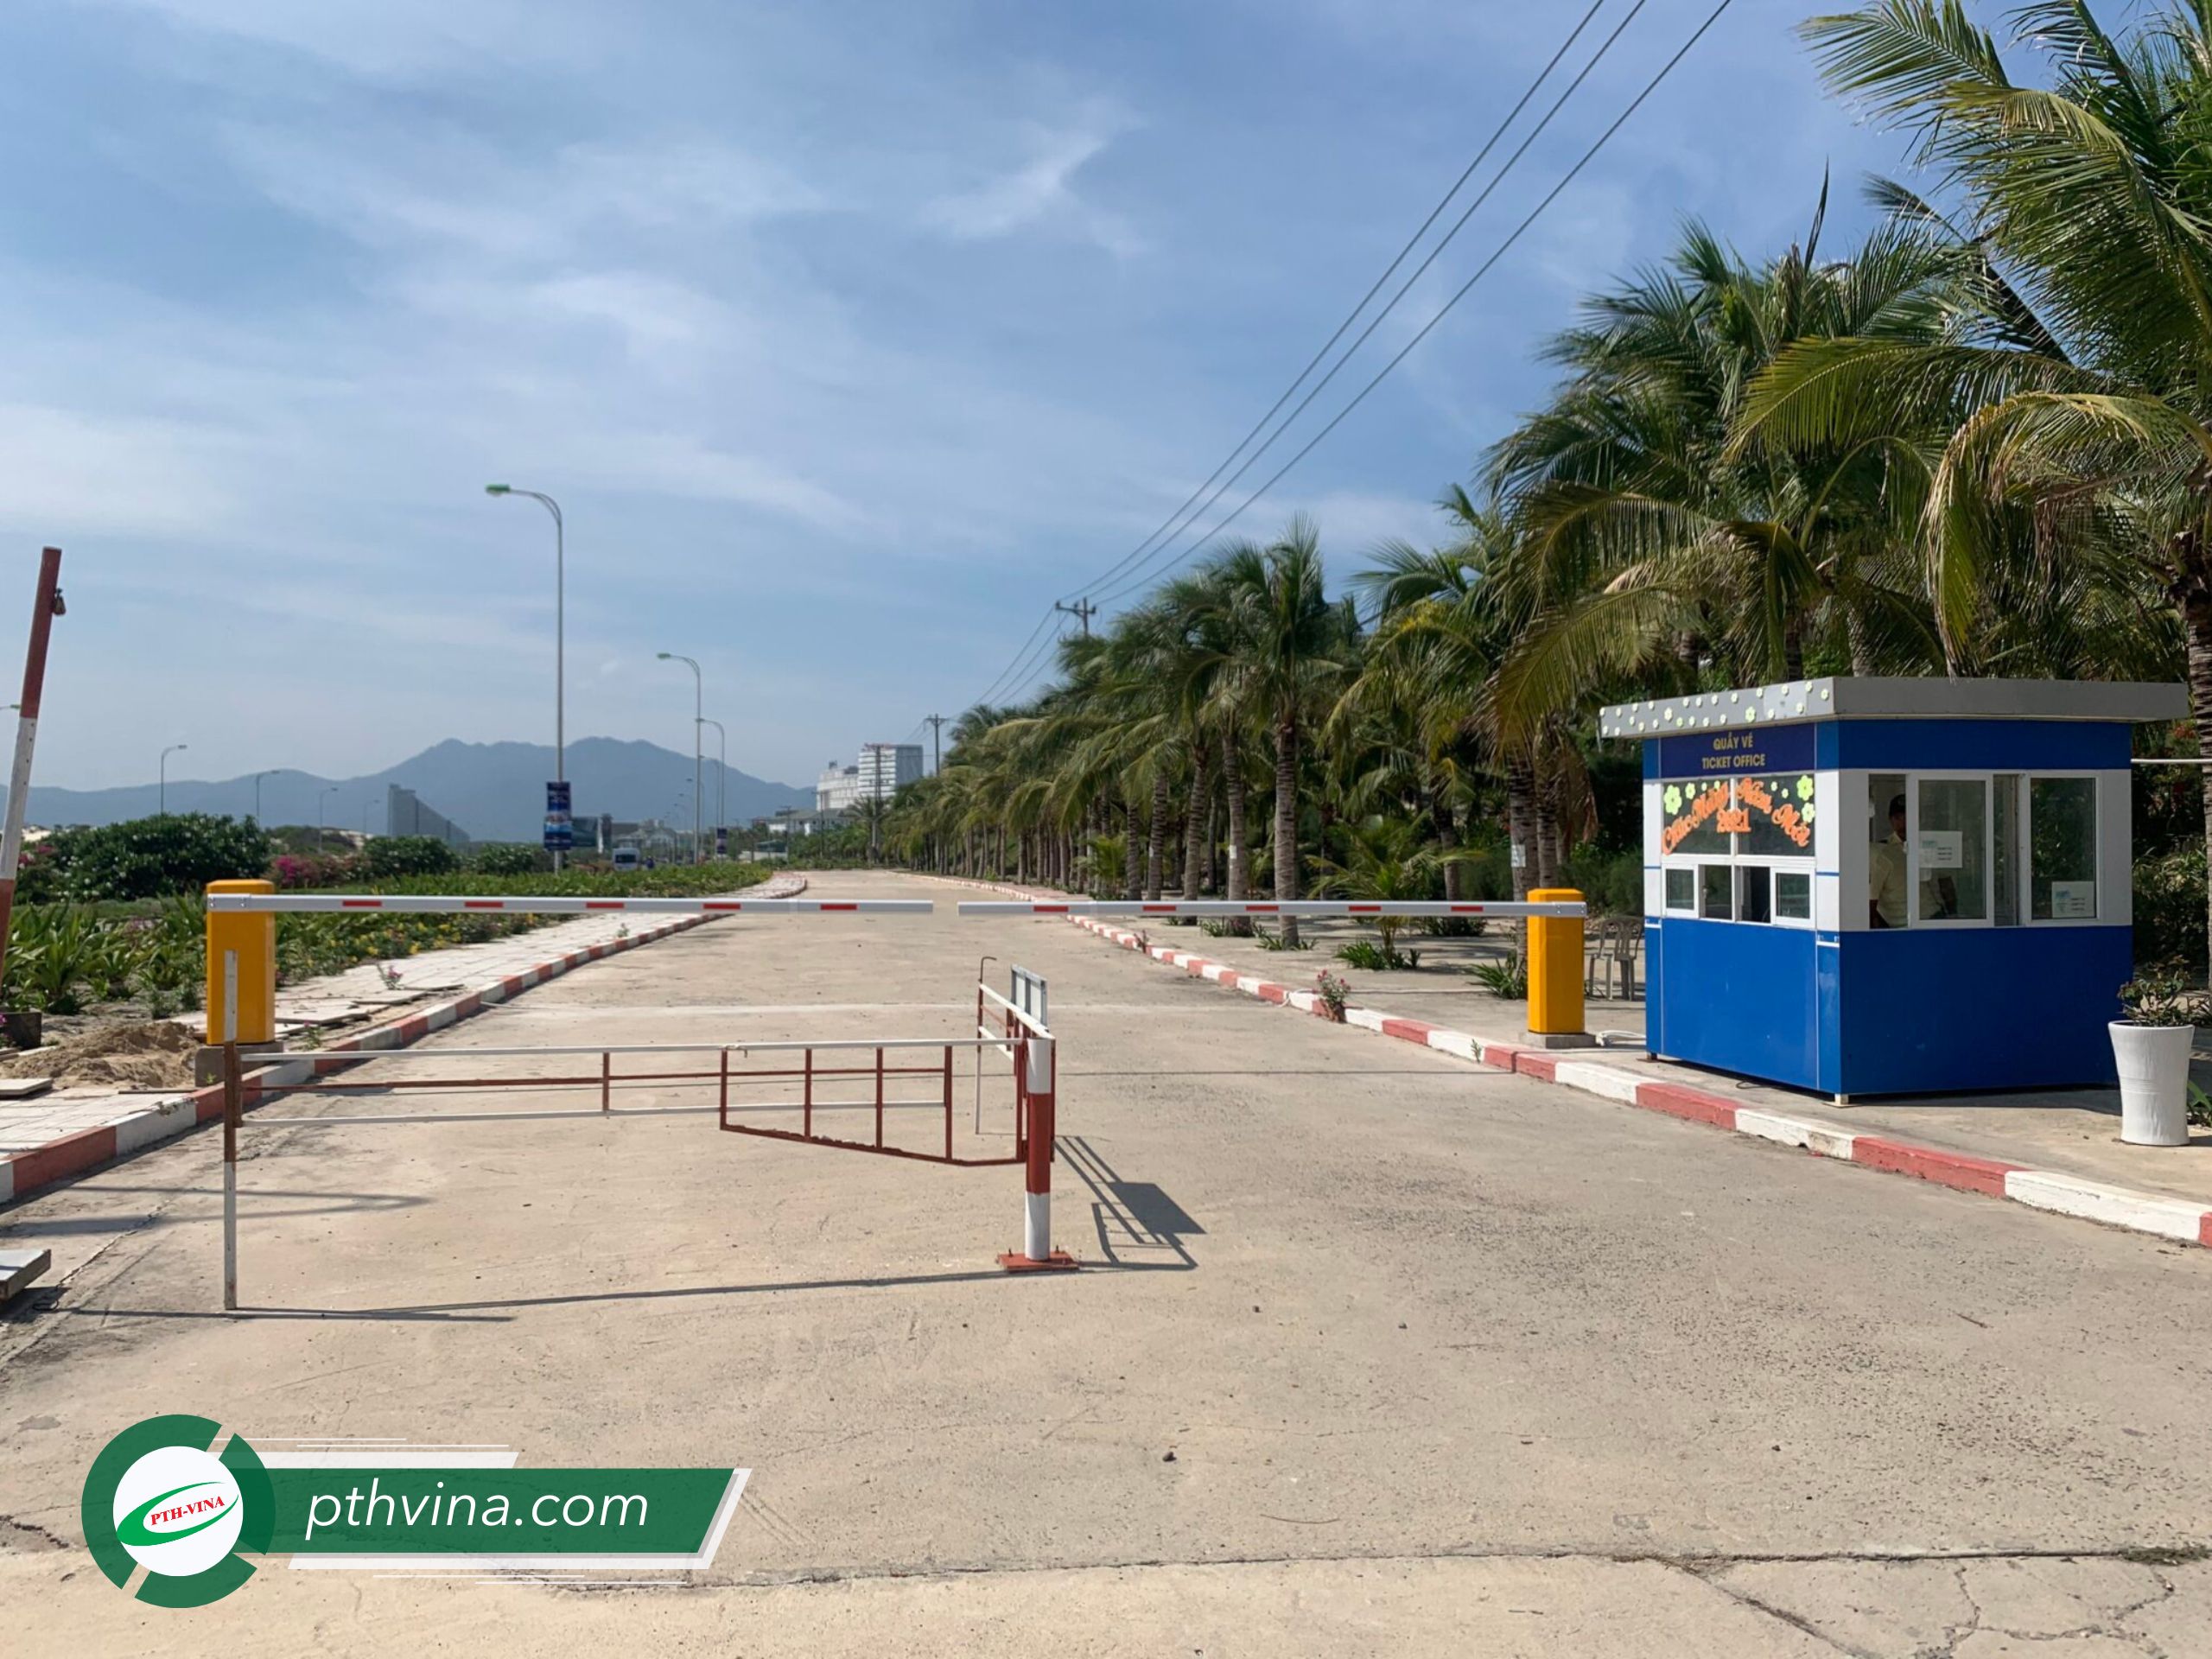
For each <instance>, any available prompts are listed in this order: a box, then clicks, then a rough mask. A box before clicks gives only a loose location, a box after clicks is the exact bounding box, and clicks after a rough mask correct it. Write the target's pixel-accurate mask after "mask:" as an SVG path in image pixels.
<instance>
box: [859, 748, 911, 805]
mask: <svg viewBox="0 0 2212 1659" xmlns="http://www.w3.org/2000/svg"><path fill="white" fill-rule="evenodd" d="M921 780H922V746H921V745H920V744H918V743H863V744H861V765H860V779H859V785H858V788H857V789H856V790H855V794H857V795H858V797H859V798H861V800H864V801H887V800H889V799H890V798H892V797H893V795H896V794H897V793H898V792H899V791H900V790H902V789H904V788H905V787H906V785H909V784H918V783H919V782H921Z"/></svg>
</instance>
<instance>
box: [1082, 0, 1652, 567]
mask: <svg viewBox="0 0 2212 1659" xmlns="http://www.w3.org/2000/svg"><path fill="white" fill-rule="evenodd" d="M1604 6H1605V0H1592V4H1591V7H1590V10H1587V11H1586V12H1584V13H1583V14H1582V20H1581V21H1580V22H1578V23H1576V24H1575V26H1574V27H1573V29H1571V30H1570V31H1568V34H1567V38H1566V39H1565V40H1563V41H1560V44H1559V50H1557V51H1556V52H1554V53H1553V54H1552V55H1551V59H1550V60H1549V61H1548V62H1547V63H1546V64H1545V65H1544V67H1542V68H1541V70H1539V71H1538V72H1537V73H1536V78H1535V79H1534V80H1532V81H1530V82H1529V86H1528V88H1527V90H1526V91H1524V92H1522V94H1521V96H1520V98H1519V99H1518V100H1517V101H1516V103H1515V104H1514V105H1513V107H1512V108H1511V109H1510V110H1508V111H1506V113H1505V118H1504V119H1503V121H1500V122H1499V123H1498V124H1497V127H1496V128H1495V129H1494V130H1492V131H1491V135H1490V137H1488V138H1487V139H1485V140H1484V142H1483V147H1482V148H1481V149H1479V150H1477V151H1476V152H1475V159H1474V160H1472V161H1471V162H1468V163H1467V165H1466V168H1465V170H1464V171H1463V172H1461V174H1460V175H1459V177H1458V178H1456V179H1454V180H1452V188H1450V189H1449V190H1446V192H1445V193H1444V194H1443V195H1441V196H1440V197H1439V198H1438V199H1437V203H1436V206H1435V207H1432V208H1430V209H1429V210H1428V217H1427V219H1423V220H1421V226H1420V228H1419V229H1417V230H1416V231H1414V233H1413V234H1412V235H1411V236H1409V237H1408V238H1406V244H1405V245H1404V246H1403V247H1402V248H1400V249H1399V250H1398V252H1397V256H1396V257H1395V258H1393V259H1392V260H1391V261H1390V263H1389V264H1388V265H1386V266H1384V267H1383V274H1382V275H1381V276H1379V277H1376V279H1375V281H1374V283H1373V285H1372V286H1370V288H1369V289H1368V290H1367V292H1366V293H1364V294H1363V295H1361V296H1359V303H1358V304H1357V305H1355V306H1353V307H1352V308H1351V310H1350V311H1348V312H1346V313H1345V314H1344V321H1342V322H1339V323H1338V325H1337V327H1336V332H1335V333H1334V334H1331V335H1330V336H1329V337H1328V339H1326V340H1324V341H1322V342H1321V349H1320V350H1319V351H1318V352H1316V353H1313V357H1312V359H1310V360H1308V362H1307V363H1306V366H1305V367H1304V368H1302V369H1300V371H1299V372H1298V374H1297V377H1296V378H1294V379H1293V380H1292V381H1291V383H1290V384H1289V385H1287V386H1285V387H1284V388H1283V389H1282V395H1281V397H1277V398H1276V399H1275V400H1274V403H1273V404H1271V405H1269V406H1268V411H1267V413H1266V414H1264V415H1262V416H1260V418H1259V419H1258V420H1257V421H1256V422H1255V423H1253V426H1252V429H1251V430H1250V431H1249V432H1247V433H1246V434H1245V435H1243V438H1241V439H1239V440H1238V441H1237V444H1236V448H1234V449H1231V450H1230V452H1229V453H1228V454H1226V455H1224V456H1223V457H1222V460H1221V463H1220V465H1218V466H1217V467H1215V468H1214V469H1213V471H1211V473H1209V474H1206V476H1205V479H1204V480H1202V481H1201V482H1200V483H1199V485H1198V488H1197V489H1195V490H1192V492H1191V493H1190V494H1189V495H1188V496H1186V497H1185V498H1184V500H1183V505H1181V506H1179V507H1177V508H1176V509H1175V511H1174V512H1171V513H1169V514H1168V515H1167V517H1166V519H1165V520H1163V521H1162V522H1161V524H1160V528H1159V529H1157V530H1155V531H1153V532H1152V534H1151V535H1149V536H1147V537H1145V538H1144V540H1142V541H1141V542H1139V543H1137V544H1136V545H1135V547H1134V548H1132V549H1130V550H1129V551H1128V552H1127V553H1125V554H1123V555H1122V557H1121V558H1120V559H1118V560H1116V562H1115V563H1114V565H1113V567H1112V568H1111V569H1109V570H1107V571H1106V572H1105V574H1104V575H1101V576H1098V577H1097V578H1096V579H1095V580H1094V581H1092V582H1089V583H1087V584H1085V586H1087V587H1089V588H1093V589H1096V588H1103V587H1104V586H1106V584H1107V583H1109V582H1112V581H1114V580H1115V579H1116V577H1117V576H1119V575H1121V573H1122V571H1123V570H1124V569H1127V568H1128V565H1129V563H1130V562H1131V561H1132V560H1135V559H1136V558H1138V557H1140V556H1141V555H1142V554H1143V553H1144V551H1145V550H1146V549H1147V548H1149V547H1151V546H1153V545H1154V543H1157V542H1160V541H1161V540H1163V539H1164V540H1168V541H1173V539H1174V538H1175V537H1177V536H1178V535H1179V534H1181V533H1182V531H1183V529H1184V528H1185V527H1186V526H1185V525H1182V524H1177V522H1176V521H1177V520H1179V519H1180V518H1182V517H1183V515H1184V513H1185V512H1187V511H1189V509H1190V506H1191V504H1192V502H1194V501H1196V500H1197V499H1198V498H1199V497H1200V496H1201V495H1204V494H1205V492H1206V489H1207V487H1208V486H1210V485H1211V484H1212V483H1213V481H1214V480H1216V479H1217V478H1219V477H1220V476H1221V475H1222V474H1223V473H1224V472H1225V471H1227V470H1228V468H1229V467H1230V464H1231V463H1232V462H1234V461H1236V458H1237V457H1238V456H1239V455H1241V454H1243V453H1244V448H1245V446H1246V445H1247V444H1249V443H1250V442H1252V440H1253V439H1255V438H1256V437H1258V436H1259V435H1260V434H1261V432H1262V431H1263V430H1264V429H1266V427H1267V424H1268V422H1269V421H1272V420H1273V419H1274V417H1275V416H1276V414H1277V412H1278V411H1279V410H1281V408H1282V406H1283V405H1284V404H1287V403H1288V402H1289V401H1290V400H1291V397H1293V395H1294V394H1295V393H1296V392H1297V391H1298V389H1299V387H1300V386H1301V385H1304V384H1305V382H1306V376H1307V375H1309V374H1311V373H1313V371H1314V370H1315V369H1317V368H1319V366H1320V365H1321V361H1322V359H1324V358H1325V357H1327V356H1328V354H1329V353H1331V352H1332V351H1333V350H1334V349H1335V348H1336V344H1337V342H1338V340H1342V339H1343V338H1344V331H1345V330H1346V329H1347V328H1350V327H1351V326H1352V324H1353V323H1354V322H1356V321H1358V320H1359V314H1360V313H1361V312H1363V311H1364V310H1366V309H1367V307H1368V303H1369V302H1370V301H1371V300H1373V299H1374V297H1375V296H1376V295H1377V294H1380V293H1381V292H1382V291H1383V283H1387V282H1389V280H1390V278H1391V277H1393V276H1395V274H1396V272H1397V270H1398V267H1399V266H1400V265H1402V264H1405V262H1406V256H1407V255H1408V254H1409V253H1411V252H1412V251H1414V248H1415V247H1417V246H1419V245H1420V243H1421V238H1423V237H1424V236H1427V234H1428V230H1429V226H1432V225H1433V224H1435V223H1436V221H1437V220H1438V219H1440V218H1441V217H1442V216H1443V213H1444V210H1445V209H1446V207H1450V206H1451V205H1452V198H1453V197H1454V196H1456V195H1458V194H1459V192H1460V191H1461V190H1462V189H1464V188H1465V186H1466V182H1467V181H1468V180H1469V179H1471V178H1472V177H1473V176H1474V175H1475V171H1476V169H1477V168H1479V167H1481V166H1482V164H1483V163H1484V162H1485V161H1487V160H1488V159H1489V157H1490V153H1491V150H1493V149H1497V142H1498V140H1499V139H1501V138H1503V137H1505V135H1506V133H1507V131H1508V130H1510V128H1511V127H1512V125H1513V124H1514V122H1516V120H1518V119H1519V118H1520V116H1521V111H1523V110H1524V109H1526V108H1528V107H1529V99H1532V98H1534V97H1535V95H1536V93H1537V92H1538V90H1539V89H1540V88H1541V86H1543V84H1544V82H1545V81H1547V80H1548V79H1551V73H1552V71H1553V70H1554V69H1556V68H1558V67H1559V66H1560V60H1561V59H1563V58H1565V57H1566V56H1567V52H1568V51H1569V49H1570V48H1573V45H1574V43H1575V41H1578V40H1580V38H1581V36H1582V31H1583V30H1584V29H1587V28H1589V26H1590V20H1591V19H1592V18H1593V17H1595V16H1597V15H1598V13H1599V10H1602V9H1603V8H1604ZM1642 7H1643V0H1637V10H1642ZM1629 16H1630V17H1634V16H1636V11H1635V10H1631V11H1630V13H1629ZM1614 32H1615V34H1616V35H1618V33H1619V31H1618V30H1615V31H1614ZM1607 44H1608V45H1610V44H1611V42H1610V41H1608V42H1607ZM1604 55H1605V54H1604V52H1603V51H1602V50H1601V51H1600V52H1599V57H1602V56H1604ZM1595 61H1596V60H1595V59H1592V63H1595ZM1583 73H1584V74H1588V73H1589V70H1587V69H1585V70H1584V71H1583ZM1576 85H1578V86H1579V85H1580V79H1578V80H1577V82H1576ZM1569 90H1570V91H1572V90H1573V88H1569ZM1539 130H1541V128H1540V129H1539ZM1501 176H1502V175H1501ZM1495 184H1496V181H1495V180H1493V181H1492V185H1493V188H1494V187H1495ZM1485 194H1487V192H1485ZM1476 205H1477V206H1480V205H1481V204H1480V202H1479V201H1478V203H1477V204H1476ZM1465 223H1466V218H1465V215H1464V214H1462V215H1461V217H1460V220H1459V224H1460V225H1464V224H1465ZM1458 232H1459V226H1458V225H1455V226H1452V231H1451V232H1448V233H1447V234H1446V236H1445V238H1444V242H1440V243H1439V244H1438V245H1437V247H1436V250H1435V251H1433V252H1432V253H1431V254H1430V255H1429V258H1430V259H1432V260H1433V259H1434V258H1435V257H1436V254H1437V253H1440V252H1441V251H1443V248H1444V243H1448V242H1449V241H1451V239H1452V236H1454V235H1456V234H1458ZM1422 269H1423V270H1426V269H1427V264H1426V263H1424V264H1423V266H1422ZM1415 275H1419V273H1418V272H1416V273H1415ZM1394 303H1395V302H1394ZM1385 315H1388V314H1387V312H1386V313H1385ZM1378 321H1379V319H1378ZM1262 447H1264V446H1262ZM1224 487H1226V486H1224ZM1198 512H1199V513H1203V512H1205V507H1200V508H1199V509H1198ZM1197 516H1198V514H1196V513H1194V514H1192V517H1193V518H1195V517H1197ZM1082 591H1083V588H1077V589H1075V590H1074V591H1073V593H1069V594H1061V595H1060V597H1061V598H1062V599H1064V600H1065V599H1070V598H1072V597H1074V594H1079V593H1081V592H1082Z"/></svg>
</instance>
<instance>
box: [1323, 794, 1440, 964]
mask: <svg viewBox="0 0 2212 1659" xmlns="http://www.w3.org/2000/svg"><path fill="white" fill-rule="evenodd" d="M1342 839H1343V844H1344V859H1343V861H1341V862H1337V861H1323V863H1322V864H1321V866H1320V869H1319V875H1320V880H1319V883H1318V884H1317V886H1316V887H1315V891H1316V892H1319V893H1327V894H1328V895H1329V896H1330V897H1332V898H1340V899H1358V900H1362V901H1364V902H1368V903H1384V904H1388V903H1392V902H1395V901H1397V900H1402V899H1415V900H1418V899H1433V898H1434V897H1435V896H1436V888H1437V883H1438V879H1439V878H1440V876H1441V874H1443V872H1444V871H1445V869H1446V868H1448V865H1449V863H1450V862H1451V861H1452V859H1453V858H1458V857H1464V855H1446V854H1443V853H1440V852H1439V851H1438V850H1437V849H1435V848H1434V847H1432V846H1427V845H1425V844H1424V843H1423V842H1422V840H1421V834H1420V831H1419V830H1418V829H1416V827H1415V826H1414V824H1413V823H1411V822H1409V821H1408V820H1407V819H1404V818H1395V817H1381V816H1377V817H1370V818H1368V819H1366V820H1365V821H1364V822H1363V823H1356V824H1351V825H1348V826H1346V827H1345V829H1344V831H1343V836H1342ZM1404 926H1405V922H1404V920H1403V919H1402V918H1399V917H1395V916H1378V917H1376V918H1375V928H1376V931H1377V932H1378V933H1380V934H1381V935H1382V936H1383V961H1384V963H1385V965H1386V966H1389V967H1393V968H1395V967H1396V966H1398V965H1399V964H1398V934H1399V931H1401V930H1402V928H1403V927H1404Z"/></svg>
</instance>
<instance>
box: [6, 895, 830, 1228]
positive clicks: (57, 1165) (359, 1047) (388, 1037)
mask: <svg viewBox="0 0 2212 1659" xmlns="http://www.w3.org/2000/svg"><path fill="white" fill-rule="evenodd" d="M787 879H788V880H792V881H794V882H796V885H795V886H790V887H785V888H784V889H783V893H784V896H785V897H789V896H790V895H791V894H793V893H799V892H801V891H803V890H804V887H805V886H806V879H805V877H804V876H798V877H791V878H785V877H780V876H779V877H777V878H774V880H772V881H771V882H765V883H763V884H762V885H763V886H764V887H771V886H773V885H775V884H776V883H777V882H780V881H783V880H787ZM764 896H772V895H764ZM720 913H721V912H716V914H717V915H718V914H720ZM714 919H715V915H704V914H702V915H695V916H683V917H679V918H677V919H676V920H674V921H671V922H664V923H663V924H661V925H659V926H658V927H648V928H646V929H645V930H643V931H640V932H638V933H634V934H632V935H631V936H630V937H629V938H624V939H609V940H607V942H605V943H604V944H593V945H587V946H585V947H584V948H583V949H582V950H571V951H569V952H568V953H567V954H566V955H565V956H559V957H554V958H552V959H551V960H550V961H548V962H541V963H538V964H537V966H536V967H534V968H526V969H524V970H523V971H522V972H521V973H518V974H509V975H507V976H505V977H504V978H502V979H501V980H499V982H497V983H496V984H486V985H480V986H479V987H478V988H476V989H474V990H473V991H469V992H467V993H465V994H464V995H461V996H457V997H455V998H454V1000H453V1001H449V1002H441V1003H438V1004H436V1005H435V1006H434V1007H428V1008H425V1009H423V1011H422V1012H421V1013H419V1014H410V1015H408V1016H407V1018H406V1019H404V1020H394V1021H393V1022H392V1023H391V1024H390V1025H388V1026H377V1027H372V1028H371V1029H369V1030H367V1031H365V1032H362V1033H359V1035H358V1036H353V1037H348V1038H346V1039H342V1040H340V1041H338V1042H334V1043H332V1044H331V1045H330V1046H329V1048H328V1050H327V1052H329V1053H330V1054H331V1055H332V1056H333V1057H334V1058H331V1059H329V1060H292V1061H287V1062H286V1063H284V1064H283V1065H265V1066H263V1067H261V1068H260V1069H259V1070H257V1071H249V1072H247V1073H246V1075H245V1090H244V1101H243V1103H244V1105H245V1108H246V1109H248V1110H251V1109H253V1108H254V1107H256V1106H257V1105H259V1104H260V1103H261V1097H262V1096H263V1095H264V1093H267V1092H270V1091H272V1090H281V1089H283V1087H285V1086H286V1085H287V1084H295V1083H304V1082H305V1081H306V1080H307V1079H308V1077H315V1076H318V1075H320V1074H321V1073H322V1072H325V1071H336V1070H338V1069H339V1067H340V1065H342V1064H343V1063H344V1058H345V1057H346V1056H349V1055H353V1054H359V1053H361V1052H374V1051H376V1050H379V1049H389V1048H405V1047H406V1046H409V1045H410V1043H418V1042H420V1041H422V1040H423V1038H425V1037H427V1036H429V1034H430V1033H432V1032H434V1031H443V1030H444V1029H446V1027H448V1026H452V1025H457V1024H459V1023H460V1022H461V1020H466V1019H467V1018H469V1016H470V1015H472V1014H481V1013H482V1012H483V1011H484V1010H485V1009H486V1008H488V1007H496V1006H498V1005H499V1003H502V1002H505V1001H507V999H508V998H510V997H513V996H519V995H521V994H522V993H523V992H524V991H526V990H528V989H530V988H531V987H532V986H533V985H543V984H544V983H545V982H547V981H548V980H552V979H558V978H559V977H560V976H562V975H563V974H565V973H567V972H569V970H570V969H575V968H581V967H582V966H583V965H584V964H585V963H588V962H597V961H599V960H601V958H602V957H612V956H618V955H620V953H621V952H623V951H625V950H636V949H637V948H638V947H639V945H644V944H652V943H653V942H654V941H655V940H657V939H664V938H668V937H669V935H671V933H681V932H683V931H687V930H689V929H690V928H695V927H698V926H700V925H702V924H704V923H707V922H710V921H713V920H714ZM222 1115H223V1085H222V1084H210V1085H209V1086H208V1087H207V1088H205V1089H195V1090H192V1091H191V1092H190V1093H189V1094H187V1095H184V1096H181V1097H179V1098H176V1099H173V1100H166V1101H163V1102H162V1103H161V1104H160V1105H158V1106H153V1107H149V1108H148V1109H145V1110H144V1111H138V1112H130V1113H128V1114H126V1115H124V1116H121V1117H118V1118H117V1119H116V1120H115V1121H114V1122H111V1123H103V1124H100V1125H99V1126H98V1127H96V1128H89V1129H79V1131H78V1132H77V1133H76V1134H74V1135H63V1136H62V1137H61V1138H60V1139H59V1140H56V1141H48V1142H47V1143H46V1144H45V1145H44V1146H42V1147H32V1148H31V1149H30V1150H29V1152H19V1153H16V1154H15V1155H14V1156H12V1157H9V1158H4V1159H0V1204H9V1203H12V1202H14V1201H15V1200H16V1199H18V1198H29V1197H30V1196H31V1195H32V1194H33V1193H35V1192H39V1191H41V1190H42V1189H43V1188H46V1187H49V1186H52V1185H54V1184H55V1183H56V1182H59V1181H66V1180H68V1179H72V1178H73V1177H75V1176H79V1175H82V1174H85V1173H87V1172H88V1171H91V1170H93V1169H97V1168H99V1166H101V1165H103V1164H109V1163H114V1162H116V1161H118V1160H121V1159H124V1158H128V1157H130V1156H131V1155H132V1154H136V1153H140V1152H143V1151H144V1150H145V1149H146V1148H147V1147H152V1146H158V1145H160V1144H161V1143H162V1141H169V1140H174V1139H175V1137H176V1136H178V1135H182V1134H184V1133H185V1132H186V1131H187V1130H188V1129H194V1128H198V1127H199V1126H200V1124H202V1123H208V1122H214V1121H215V1120H216V1119H218V1118H219V1117H221V1116H222Z"/></svg>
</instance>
